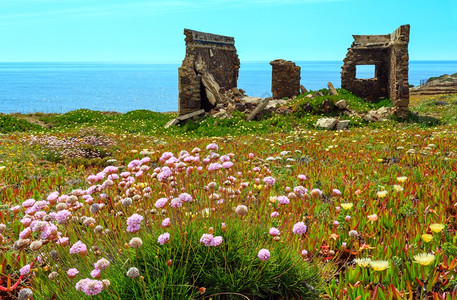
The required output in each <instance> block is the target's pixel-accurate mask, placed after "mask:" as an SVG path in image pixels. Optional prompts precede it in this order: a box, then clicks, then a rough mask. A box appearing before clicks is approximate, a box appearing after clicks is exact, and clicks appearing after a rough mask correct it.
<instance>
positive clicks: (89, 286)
mask: <svg viewBox="0 0 457 300" xmlns="http://www.w3.org/2000/svg"><path fill="white" fill-rule="evenodd" d="M75 287H76V290H77V291H81V292H84V293H85V294H86V295H88V296H94V295H98V294H100V293H101V292H102V290H103V282H102V281H100V280H92V279H89V278H85V279H81V280H80V281H78V283H76V286H75Z"/></svg>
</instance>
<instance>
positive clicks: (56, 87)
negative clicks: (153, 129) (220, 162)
mask: <svg viewBox="0 0 457 300" xmlns="http://www.w3.org/2000/svg"><path fill="white" fill-rule="evenodd" d="M297 64H298V65H299V66H301V83H302V84H303V85H304V86H305V87H306V88H307V89H313V90H317V89H320V88H324V87H326V86H327V82H328V81H331V82H332V83H333V84H334V85H335V87H339V86H340V71H341V64H342V62H340V61H303V62H297ZM178 67H179V64H127V63H125V64H122V63H0V112H3V113H11V112H21V113H30V112H47V113H50V112H57V113H63V112H67V111H71V110H75V109H79V108H88V109H92V110H101V111H118V112H127V111H131V110H135V109H149V110H153V111H160V112H165V111H176V110H177V109H178ZM370 72H373V71H372V70H371V71H370V70H363V71H361V73H360V75H358V77H359V78H362V77H363V76H366V77H372V76H370V75H372V73H371V74H370ZM456 72H457V61H412V62H410V70H409V78H410V84H414V85H418V84H419V82H420V80H421V79H427V78H429V77H431V76H437V75H442V74H445V73H447V74H453V73H456ZM365 73H366V74H365ZM238 87H239V88H241V89H243V90H245V91H246V93H247V94H248V95H250V96H258V97H268V96H271V91H270V89H271V66H270V65H269V63H268V62H245V63H242V64H241V69H240V77H239V80H238Z"/></svg>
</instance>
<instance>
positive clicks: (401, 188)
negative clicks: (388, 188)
mask: <svg viewBox="0 0 457 300" xmlns="http://www.w3.org/2000/svg"><path fill="white" fill-rule="evenodd" d="M394 189H395V190H396V191H397V192H401V191H403V187H402V186H401V185H398V184H394Z"/></svg>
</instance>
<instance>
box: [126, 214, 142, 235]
mask: <svg viewBox="0 0 457 300" xmlns="http://www.w3.org/2000/svg"><path fill="white" fill-rule="evenodd" d="M141 221H143V216H140V215H139V214H133V215H131V216H130V217H129V218H128V219H127V231H128V232H132V233H133V232H137V231H139V230H140V223H141Z"/></svg>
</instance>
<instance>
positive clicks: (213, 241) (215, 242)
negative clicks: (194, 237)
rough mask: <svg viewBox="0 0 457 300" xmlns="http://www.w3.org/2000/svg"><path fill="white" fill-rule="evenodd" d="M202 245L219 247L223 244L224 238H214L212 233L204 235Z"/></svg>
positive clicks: (201, 239)
mask: <svg viewBox="0 0 457 300" xmlns="http://www.w3.org/2000/svg"><path fill="white" fill-rule="evenodd" d="M200 243H202V244H203V245H205V246H206V247H217V246H219V245H220V244H222V236H213V235H212V234H210V233H204V234H203V235H202V237H201V238H200Z"/></svg>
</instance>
